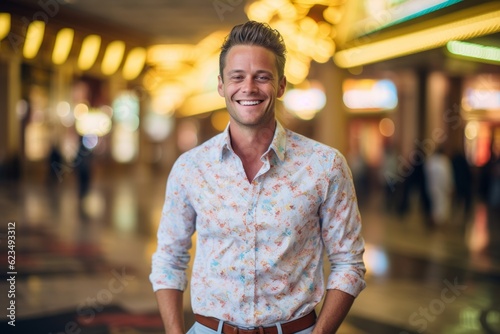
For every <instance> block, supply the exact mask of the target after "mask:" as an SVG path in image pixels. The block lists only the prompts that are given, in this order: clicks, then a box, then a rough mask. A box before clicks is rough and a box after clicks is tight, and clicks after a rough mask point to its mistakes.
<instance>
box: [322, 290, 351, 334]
mask: <svg viewBox="0 0 500 334" xmlns="http://www.w3.org/2000/svg"><path fill="white" fill-rule="evenodd" d="M353 302H354V297H353V296H351V295H350V294H348V293H345V292H343V291H340V290H327V292H326V298H325V301H324V303H323V307H322V308H321V311H320V313H319V316H318V320H317V321H316V326H315V327H314V331H313V334H322V333H336V332H337V330H338V328H339V327H340V324H342V322H343V321H344V318H345V317H346V315H347V313H348V312H349V310H350V309H351V306H352V303H353Z"/></svg>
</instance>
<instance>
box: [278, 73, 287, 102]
mask: <svg viewBox="0 0 500 334" xmlns="http://www.w3.org/2000/svg"><path fill="white" fill-rule="evenodd" d="M285 88H286V77H285V76H283V78H281V80H280V82H279V83H278V97H282V96H283V94H284V93H285Z"/></svg>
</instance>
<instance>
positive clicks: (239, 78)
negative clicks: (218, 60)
mask: <svg viewBox="0 0 500 334" xmlns="http://www.w3.org/2000/svg"><path fill="white" fill-rule="evenodd" d="M231 80H232V81H241V80H243V76H242V75H233V76H231Z"/></svg>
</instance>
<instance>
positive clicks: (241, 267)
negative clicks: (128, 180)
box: [150, 21, 365, 334]
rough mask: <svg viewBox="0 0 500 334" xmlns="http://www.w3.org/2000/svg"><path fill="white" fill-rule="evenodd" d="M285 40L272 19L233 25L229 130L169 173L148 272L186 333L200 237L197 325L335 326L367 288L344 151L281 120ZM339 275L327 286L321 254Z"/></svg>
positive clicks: (223, 82)
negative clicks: (186, 299) (185, 301)
mask: <svg viewBox="0 0 500 334" xmlns="http://www.w3.org/2000/svg"><path fill="white" fill-rule="evenodd" d="M285 52H286V50H285V46H284V43H283V40H282V37H281V35H280V34H279V32H277V31H276V30H273V29H271V28H270V27H269V26H268V25H266V24H262V23H258V22H253V21H251V22H247V23H245V24H243V25H239V26H236V27H234V28H233V30H232V31H231V33H230V35H229V36H228V37H227V39H226V41H225V42H224V44H223V46H222V51H221V55H220V75H219V84H218V91H219V94H220V95H221V96H222V97H224V98H225V100H226V105H227V110H228V112H229V115H230V123H229V125H228V127H227V128H226V131H224V132H223V133H221V134H219V135H217V136H215V137H214V138H212V139H210V140H208V141H207V142H206V143H204V144H202V145H200V146H198V147H196V148H194V149H192V150H190V151H188V152H186V153H184V154H183V155H182V156H181V157H179V159H178V160H177V161H176V163H175V164H174V166H173V168H172V171H171V173H170V175H169V179H168V182H167V190H166V199H165V204H164V207H163V214H162V218H161V222H160V226H159V229H158V249H157V251H156V253H155V254H154V255H153V265H152V267H153V270H152V273H151V276H150V280H151V282H152V284H153V289H154V290H155V291H156V296H157V300H158V304H159V308H160V313H161V315H162V319H163V322H164V325H165V329H166V332H167V333H175V334H177V333H184V328H183V316H182V314H183V307H182V291H183V290H184V289H185V288H186V285H187V278H186V274H185V270H186V267H187V265H188V262H189V255H188V249H189V248H190V247H191V236H192V235H193V233H194V232H195V231H196V232H197V244H196V255H195V259H194V264H193V273H192V277H191V294H192V298H191V300H192V302H191V304H192V308H193V311H194V313H195V319H196V321H197V322H196V323H195V325H194V326H193V327H192V328H191V330H190V331H189V333H244V334H250V333H255V334H256V333H268V334H271V333H273V334H274V333H276V334H278V333H283V334H289V333H334V332H335V331H336V330H337V328H338V327H339V326H340V324H341V322H342V321H343V319H344V317H345V316H346V314H347V312H348V311H349V309H350V307H351V305H352V303H353V301H354V298H355V297H356V296H357V295H358V294H359V292H360V291H361V290H362V289H363V288H364V286H365V282H364V279H363V277H364V271H365V268H364V265H363V260H362V254H363V251H364V244H363V239H362V237H361V235H360V230H361V222H360V216H359V212H358V207H357V202H356V196H355V192H354V187H353V184H352V178H351V174H350V171H349V169H348V167H347V165H346V162H345V159H344V157H343V156H342V155H341V154H340V153H339V152H338V151H337V150H335V149H333V148H330V147H327V146H325V145H322V144H320V143H318V142H315V141H313V140H311V139H308V138H305V137H303V136H300V135H298V134H296V133H293V132H291V131H289V130H287V129H284V128H283V127H282V125H281V124H280V123H279V122H277V120H276V118H275V104H276V100H277V98H279V97H281V96H282V95H283V93H284V91H285V84H286V78H285V76H284V65H285ZM324 249H325V250H326V253H327V255H328V258H329V261H330V263H331V265H330V266H331V274H330V275H329V277H328V280H327V282H326V289H328V290H327V293H326V298H325V301H324V304H323V307H322V309H321V312H320V314H319V316H318V318H317V321H316V320H315V319H316V316H315V313H314V308H315V306H316V305H317V304H318V303H319V302H320V300H321V299H322V297H323V295H324V292H325V283H324V278H323V264H322V258H323V257H322V253H323V250H324Z"/></svg>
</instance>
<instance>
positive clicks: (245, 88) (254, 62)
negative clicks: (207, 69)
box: [218, 45, 286, 128]
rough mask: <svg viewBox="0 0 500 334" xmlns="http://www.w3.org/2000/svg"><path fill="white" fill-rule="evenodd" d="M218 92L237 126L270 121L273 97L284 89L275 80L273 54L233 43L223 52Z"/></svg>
mask: <svg viewBox="0 0 500 334" xmlns="http://www.w3.org/2000/svg"><path fill="white" fill-rule="evenodd" d="M222 75H223V77H222V78H221V77H220V76H219V85H218V91H219V94H220V96H222V97H224V98H225V99H226V106H227V110H228V112H229V116H230V117H231V121H232V122H234V123H236V125H238V126H243V127H250V128H252V127H259V126H263V125H264V126H265V125H269V124H270V123H273V124H274V117H275V104H276V99H277V98H278V97H281V96H282V95H283V93H284V91H285V85H286V79H285V78H282V79H281V80H279V79H278V70H277V68H276V57H275V55H274V54H273V53H272V52H271V51H269V50H267V49H266V48H263V47H261V46H254V45H236V46H233V47H232V48H231V49H230V50H229V52H228V53H227V55H226V65H225V68H224V69H223V71H222Z"/></svg>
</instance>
